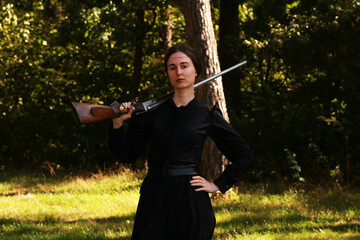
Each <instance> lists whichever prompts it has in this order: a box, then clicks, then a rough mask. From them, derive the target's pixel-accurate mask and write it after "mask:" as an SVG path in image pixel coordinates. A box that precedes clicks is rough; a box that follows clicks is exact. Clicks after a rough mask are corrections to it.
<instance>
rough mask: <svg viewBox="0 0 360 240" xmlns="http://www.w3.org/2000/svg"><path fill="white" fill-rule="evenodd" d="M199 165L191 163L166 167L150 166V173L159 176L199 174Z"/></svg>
mask: <svg viewBox="0 0 360 240" xmlns="http://www.w3.org/2000/svg"><path fill="white" fill-rule="evenodd" d="M199 174H200V171H199V166H198V165H197V164H191V165H179V166H167V167H166V168H163V169H159V168H155V167H150V168H149V170H148V175H157V176H185V175H199Z"/></svg>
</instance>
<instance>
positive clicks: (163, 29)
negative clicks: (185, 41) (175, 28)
mask: <svg viewBox="0 0 360 240" xmlns="http://www.w3.org/2000/svg"><path fill="white" fill-rule="evenodd" d="M171 12H172V9H171V8H170V7H168V8H166V9H161V10H160V22H161V23H160V35H161V38H162V39H163V41H164V45H165V47H166V49H169V48H170V47H171V45H172V42H171V39H172V30H171V20H170V15H171ZM165 22H166V24H164V23H165Z"/></svg>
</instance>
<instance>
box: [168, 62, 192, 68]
mask: <svg viewBox="0 0 360 240" xmlns="http://www.w3.org/2000/svg"><path fill="white" fill-rule="evenodd" d="M181 64H189V62H181V63H180V65H181ZM170 66H175V63H170V64H169V65H168V67H170Z"/></svg>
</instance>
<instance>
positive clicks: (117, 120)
mask: <svg viewBox="0 0 360 240" xmlns="http://www.w3.org/2000/svg"><path fill="white" fill-rule="evenodd" d="M121 107H123V109H126V110H127V112H126V113H123V114H121V115H120V117H117V118H113V128H114V129H116V128H119V127H121V126H122V125H123V123H124V121H125V120H126V119H129V118H131V114H132V112H133V111H134V107H133V106H132V105H131V102H124V103H122V104H121Z"/></svg>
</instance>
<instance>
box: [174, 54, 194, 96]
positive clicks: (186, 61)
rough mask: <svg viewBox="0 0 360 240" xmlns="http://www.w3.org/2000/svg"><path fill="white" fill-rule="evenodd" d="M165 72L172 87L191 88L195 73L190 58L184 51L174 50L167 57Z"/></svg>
mask: <svg viewBox="0 0 360 240" xmlns="http://www.w3.org/2000/svg"><path fill="white" fill-rule="evenodd" d="M167 74H168V77H169V79H170V82H171V85H172V86H173V87H174V89H191V90H193V88H194V83H195V78H196V76H197V73H196V69H195V67H194V64H193V62H192V61H191V58H189V57H188V56H187V55H186V54H185V53H183V52H176V53H174V54H172V55H171V56H170V57H169V60H168V62H167Z"/></svg>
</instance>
